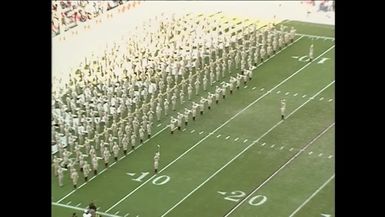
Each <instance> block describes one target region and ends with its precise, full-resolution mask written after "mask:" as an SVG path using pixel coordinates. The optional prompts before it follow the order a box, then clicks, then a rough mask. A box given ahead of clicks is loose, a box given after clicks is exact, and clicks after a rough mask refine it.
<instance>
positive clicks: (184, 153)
mask: <svg viewBox="0 0 385 217" xmlns="http://www.w3.org/2000/svg"><path fill="white" fill-rule="evenodd" d="M300 38H302V37H300ZM300 38H299V39H300ZM299 39H297V40H296V41H298V40H299ZM333 48H334V45H333V46H331V47H330V48H329V49H327V50H326V51H324V52H323V53H322V54H320V55H319V56H317V57H316V58H315V59H314V60H316V59H318V58H320V57H321V56H322V55H324V54H325V53H327V52H328V51H329V50H331V49H333ZM314 62H315V61H312V62H308V63H307V64H306V65H304V66H303V67H302V68H300V69H298V70H297V71H296V72H294V73H293V74H292V75H290V76H289V77H287V78H285V79H284V80H283V81H281V82H280V83H279V84H277V85H276V86H274V87H273V88H272V89H270V91H269V92H271V91H272V90H275V89H276V88H277V87H279V86H281V85H282V84H283V83H285V82H286V81H288V80H289V79H291V78H292V77H293V76H295V75H296V74H298V73H299V72H300V71H302V70H303V69H304V68H306V67H308V66H309V65H310V64H311V63H314ZM333 83H334V81H333ZM269 92H267V93H265V94H263V95H262V96H260V97H259V98H258V99H256V100H254V101H253V102H252V103H250V104H249V105H248V106H246V107H245V108H243V109H242V110H241V111H239V112H238V113H236V114H235V115H234V116H232V117H231V118H230V119H228V120H227V121H226V122H225V123H223V124H222V125H220V126H219V127H218V128H216V129H215V130H213V131H212V132H211V133H210V134H208V135H207V136H205V137H204V138H202V139H201V140H199V141H198V142H197V143H195V144H194V145H193V146H191V147H190V148H189V149H187V150H186V151H185V152H183V154H182V155H180V156H179V157H178V158H176V159H175V160H173V161H172V162H170V163H169V164H168V165H166V166H165V167H164V168H163V169H161V170H160V171H159V173H161V172H162V171H164V170H165V169H167V168H168V167H169V166H171V165H172V164H173V163H174V162H176V161H177V160H179V159H180V158H181V157H183V156H184V155H186V154H187V153H188V152H190V151H191V150H192V149H193V148H195V147H196V146H197V145H199V144H200V143H201V142H203V141H204V140H205V139H207V138H208V137H209V136H210V135H212V134H213V133H215V132H216V131H218V130H219V129H221V128H222V127H223V126H225V125H226V124H228V123H229V122H230V121H231V120H233V119H234V118H236V117H237V116H238V115H239V114H241V113H242V112H244V111H245V110H246V109H248V108H249V107H251V106H252V105H254V104H255V103H256V102H258V101H260V100H261V99H262V98H264V97H265V96H267V95H268V94H269ZM154 177H155V175H153V176H151V177H150V178H149V179H147V180H146V181H145V182H143V183H142V184H141V185H139V186H138V187H136V188H135V189H134V190H132V191H131V192H130V193H128V194H127V195H126V196H124V197H123V198H122V199H120V200H119V201H118V202H116V203H115V204H114V205H112V206H111V207H110V208H108V209H107V210H106V212H108V211H110V210H111V209H113V208H114V207H115V206H117V205H118V204H120V203H121V202H122V201H123V200H125V199H126V198H127V197H129V196H130V195H132V194H133V193H135V192H136V191H137V190H138V189H140V188H141V187H142V186H143V185H145V184H146V183H147V182H149V181H151V180H152V178H154Z"/></svg>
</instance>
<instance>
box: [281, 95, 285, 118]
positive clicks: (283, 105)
mask: <svg viewBox="0 0 385 217" xmlns="http://www.w3.org/2000/svg"><path fill="white" fill-rule="evenodd" d="M285 110H286V100H285V99H281V119H282V120H284V119H285Z"/></svg>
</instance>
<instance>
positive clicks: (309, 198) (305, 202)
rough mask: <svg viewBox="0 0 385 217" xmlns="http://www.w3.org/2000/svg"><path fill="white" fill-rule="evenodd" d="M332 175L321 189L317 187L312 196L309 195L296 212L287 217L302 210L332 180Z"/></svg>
mask: <svg viewBox="0 0 385 217" xmlns="http://www.w3.org/2000/svg"><path fill="white" fill-rule="evenodd" d="M334 176H335V175H334V174H333V175H332V176H331V177H330V178H329V179H328V180H327V181H326V182H325V183H323V184H322V185H321V187H319V188H318V189H317V190H316V191H315V192H314V193H313V194H312V195H310V197H308V198H307V199H306V200H305V201H304V202H303V203H302V204H301V205H300V206H299V207H298V208H297V209H296V210H294V212H292V213H291V214H290V216H289V217H293V216H294V215H295V214H296V213H297V212H298V211H299V210H300V209H302V207H303V206H305V204H307V203H308V202H309V201H310V200H311V199H312V198H313V197H314V196H315V195H316V194H318V192H320V191H321V190H322V189H323V188H324V187H325V186H326V185H327V184H328V183H329V182H330V181H331V180H332V179H333V178H334Z"/></svg>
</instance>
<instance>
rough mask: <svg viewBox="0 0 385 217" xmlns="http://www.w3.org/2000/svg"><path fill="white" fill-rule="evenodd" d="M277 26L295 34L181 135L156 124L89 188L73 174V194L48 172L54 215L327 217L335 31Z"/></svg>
mask: <svg viewBox="0 0 385 217" xmlns="http://www.w3.org/2000/svg"><path fill="white" fill-rule="evenodd" d="M284 22H285V25H286V26H289V27H290V26H294V27H295V28H296V29H297V33H298V35H297V37H296V39H295V41H294V42H293V43H291V44H290V45H288V46H287V47H285V48H284V49H282V50H280V51H279V52H278V53H276V54H275V55H273V56H272V57H270V58H269V59H268V60H266V61H264V62H263V63H261V64H259V65H258V67H257V68H256V69H254V70H253V78H252V80H250V81H248V82H247V83H246V85H244V84H243V83H242V84H241V86H240V89H239V90H237V89H235V90H234V92H233V93H232V94H229V93H228V94H227V95H226V98H225V99H222V98H221V99H220V100H219V103H218V104H215V103H213V107H212V108H211V110H207V109H206V110H205V111H204V114H203V115H200V114H199V113H198V116H197V118H196V120H195V121H193V120H191V119H190V121H189V122H188V125H187V126H183V127H182V129H181V130H180V131H179V130H176V131H175V132H174V134H170V130H169V128H168V127H167V126H168V124H169V120H170V118H169V117H166V118H163V119H162V120H161V121H160V122H158V123H155V125H154V130H153V135H152V137H151V139H149V140H146V141H145V142H144V143H143V144H141V145H139V146H137V149H136V150H134V151H131V152H129V153H128V155H126V156H124V155H123V153H120V158H119V160H118V161H117V162H114V163H112V164H111V165H110V166H109V168H107V169H104V170H102V171H99V173H98V175H96V176H91V178H90V180H89V181H88V182H87V183H84V180H83V179H82V176H81V175H80V179H79V183H78V188H77V189H76V190H74V189H73V186H72V184H71V180H70V178H69V175H68V173H65V179H64V186H63V187H59V186H58V180H57V177H55V176H54V175H53V174H52V187H51V188H52V216H54V217H69V216H71V215H72V213H73V212H76V213H78V216H80V214H81V213H82V211H83V210H84V209H85V208H86V207H87V205H88V204H89V203H90V202H91V201H93V202H94V203H95V205H96V206H97V207H98V213H99V214H100V215H101V216H111V217H112V216H121V217H127V216H128V217H132V216H133V217H136V216H138V217H159V216H170V217H171V216H174V217H197V216H199V217H217V216H218V217H219V216H237V217H241V216H244V217H251V216H253V217H255V216H261V217H291V216H298V217H309V216H320V217H322V216H324V217H328V216H330V217H333V216H334V181H335V179H334V178H335V177H334V172H335V171H334V159H335V156H334V147H335V143H334V141H335V139H334V138H335V111H334V109H335V98H334V92H335V76H334V75H335V70H334V66H335V63H334V61H335V58H334V52H335V41H334V26H329V25H321V24H310V23H303V22H295V21H284ZM312 43H313V44H314V59H313V61H309V58H308V54H309V47H310V45H311V44H312ZM232 73H233V75H234V74H235V73H236V71H235V70H234V72H232ZM226 76H227V79H226V78H225V80H228V77H229V75H226ZM213 90H215V85H213V86H212V87H210V90H209V91H211V92H212V91H213ZM206 95H207V94H206V93H200V95H198V96H195V98H193V100H195V101H197V100H199V99H200V97H201V96H204V97H205V96H206ZM281 99H285V100H286V118H285V120H281V113H280V100H281ZM189 103H190V102H189ZM190 104H191V103H190ZM182 109H183V108H182V107H181V106H179V107H178V108H177V111H176V112H178V111H183V110H182ZM176 112H171V115H174V114H176ZM157 145H160V146H161V148H160V153H161V157H160V167H159V172H158V174H156V175H155V174H154V171H153V157H154V153H155V152H156V150H157ZM102 166H103V165H101V167H102Z"/></svg>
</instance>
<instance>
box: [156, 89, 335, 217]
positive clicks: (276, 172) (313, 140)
mask: <svg viewBox="0 0 385 217" xmlns="http://www.w3.org/2000/svg"><path fill="white" fill-rule="evenodd" d="M333 83H334V81H333V82H332V83H330V84H328V85H327V86H326V87H324V88H323V89H321V90H320V91H319V92H317V93H316V94H315V96H316V95H318V94H320V93H321V92H322V91H323V90H325V89H326V88H328V87H329V86H330V85H331V84H333ZM309 101H310V100H306V102H304V103H303V104H302V105H300V106H299V107H297V108H296V109H295V110H294V111H292V112H291V113H290V114H289V115H288V117H290V116H291V115H293V114H294V113H295V112H297V111H298V110H299V109H300V108H302V107H303V106H304V105H306V104H307V103H308V102H309ZM282 122H283V120H281V121H279V122H278V123H276V124H275V125H274V126H272V127H271V128H270V129H269V130H268V131H266V132H265V133H264V134H262V135H261V136H260V137H259V138H258V139H257V140H255V141H254V142H252V143H251V144H250V145H249V146H247V147H246V148H245V149H243V150H242V151H241V152H240V153H238V154H237V155H236V156H235V157H234V158H232V159H231V160H230V161H229V162H227V163H226V164H225V165H224V166H222V167H221V168H220V169H219V170H217V171H216V172H215V173H214V174H212V175H211V176H210V177H209V178H207V179H206V180H205V181H204V182H203V183H201V184H200V185H199V186H198V187H196V188H195V189H194V190H193V191H191V192H190V193H189V194H187V195H186V196H185V197H184V198H183V199H182V200H180V201H179V202H178V203H176V204H175V205H174V206H173V207H171V208H170V209H169V210H167V211H166V212H165V213H164V214H163V215H162V216H161V217H164V216H165V215H167V214H168V213H169V212H171V210H173V209H174V208H175V207H176V206H178V205H179V204H180V203H182V202H183V201H184V200H185V199H186V198H188V197H189V196H190V195H191V194H193V193H194V192H195V191H197V190H198V189H199V188H200V187H202V186H203V185H204V184H205V183H206V182H208V181H209V180H210V179H212V178H213V177H214V176H215V175H217V174H218V173H219V172H220V171H222V170H223V169H224V168H225V167H226V166H227V165H229V164H230V163H231V162H233V161H234V160H235V159H237V158H238V157H239V156H240V155H242V154H243V153H244V152H245V151H247V150H248V149H249V148H250V147H251V146H253V145H254V144H255V143H257V142H258V141H259V140H260V139H261V138H263V137H264V136H266V135H267V134H268V133H270V132H271V131H272V130H273V129H275V128H276V127H277V126H278V125H280V124H281V123H282ZM332 126H334V123H333V124H331V125H330V126H329V127H327V128H326V129H325V130H323V131H322V132H321V133H320V134H319V135H317V136H316V137H315V138H314V139H312V140H311V141H310V142H309V143H308V144H306V146H305V147H304V148H303V149H302V150H305V149H306V148H308V147H309V146H310V145H311V144H312V143H314V142H315V141H316V140H317V139H318V138H319V137H321V136H322V135H323V134H324V133H326V131H327V130H329V129H330V128H331V127H332ZM301 153H302V151H299V152H297V153H296V154H295V155H294V156H293V157H292V158H291V159H290V160H288V161H287V162H286V163H285V164H284V165H282V166H281V167H280V168H279V169H278V170H277V171H275V172H274V173H273V175H271V176H270V177H269V178H268V179H266V180H265V181H264V182H263V183H262V184H261V185H260V186H259V187H257V188H256V189H255V190H254V191H253V192H252V193H251V194H249V195H248V196H247V197H246V198H244V199H243V200H242V201H241V202H240V203H238V205H237V206H235V208H233V209H231V210H230V212H228V213H227V214H226V216H228V215H229V214H230V213H231V212H232V211H233V210H234V209H236V208H237V207H238V206H239V205H240V204H242V203H243V202H244V201H245V199H247V198H248V197H249V196H251V195H252V194H253V193H254V192H255V191H257V190H258V189H259V188H261V187H262V186H263V185H264V184H266V183H267V182H268V181H269V180H270V179H271V178H273V177H274V176H275V175H276V174H278V173H279V172H280V171H281V170H282V169H283V168H284V167H286V165H288V164H289V163H290V162H291V161H293V160H294V159H295V158H297V156H298V155H300V154H301ZM226 216H225V217H226Z"/></svg>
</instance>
